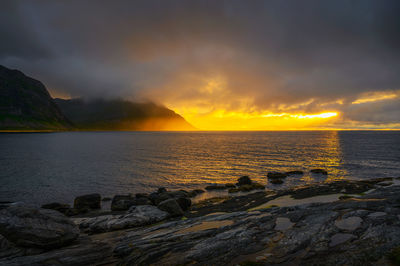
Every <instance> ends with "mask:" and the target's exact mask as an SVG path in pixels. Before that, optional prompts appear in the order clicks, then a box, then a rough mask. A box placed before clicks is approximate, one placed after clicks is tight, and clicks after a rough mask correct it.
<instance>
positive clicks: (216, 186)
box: [205, 185, 227, 190]
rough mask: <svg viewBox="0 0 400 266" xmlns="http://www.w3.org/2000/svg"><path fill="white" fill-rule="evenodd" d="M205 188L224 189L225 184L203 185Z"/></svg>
mask: <svg viewBox="0 0 400 266" xmlns="http://www.w3.org/2000/svg"><path fill="white" fill-rule="evenodd" d="M205 189H206V190H224V189H227V187H226V186H225V185H209V186H206V187H205Z"/></svg>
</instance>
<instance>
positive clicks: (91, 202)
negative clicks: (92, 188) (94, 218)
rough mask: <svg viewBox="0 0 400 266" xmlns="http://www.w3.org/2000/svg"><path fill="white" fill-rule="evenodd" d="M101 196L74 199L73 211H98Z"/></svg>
mask: <svg viewBox="0 0 400 266" xmlns="http://www.w3.org/2000/svg"><path fill="white" fill-rule="evenodd" d="M100 202H101V196H100V194H98V193H95V194H89V195H83V196H79V197H77V198H75V200H74V209H77V210H84V209H100V208H101V203H100Z"/></svg>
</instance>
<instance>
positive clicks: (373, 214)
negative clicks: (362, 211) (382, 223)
mask: <svg viewBox="0 0 400 266" xmlns="http://www.w3.org/2000/svg"><path fill="white" fill-rule="evenodd" d="M385 215H387V213H386V212H373V213H370V214H368V217H369V218H377V217H381V216H385Z"/></svg>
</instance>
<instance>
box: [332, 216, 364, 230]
mask: <svg viewBox="0 0 400 266" xmlns="http://www.w3.org/2000/svg"><path fill="white" fill-rule="evenodd" d="M362 221H363V219H361V218H360V217H358V216H352V217H348V218H345V219H340V220H336V221H335V226H336V227H337V228H339V229H342V230H347V231H354V230H356V229H357V228H358V227H360V225H361V223H362Z"/></svg>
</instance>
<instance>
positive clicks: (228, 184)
mask: <svg viewBox="0 0 400 266" xmlns="http://www.w3.org/2000/svg"><path fill="white" fill-rule="evenodd" d="M225 187H226V188H234V187H236V186H235V184H232V183H227V184H225Z"/></svg>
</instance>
